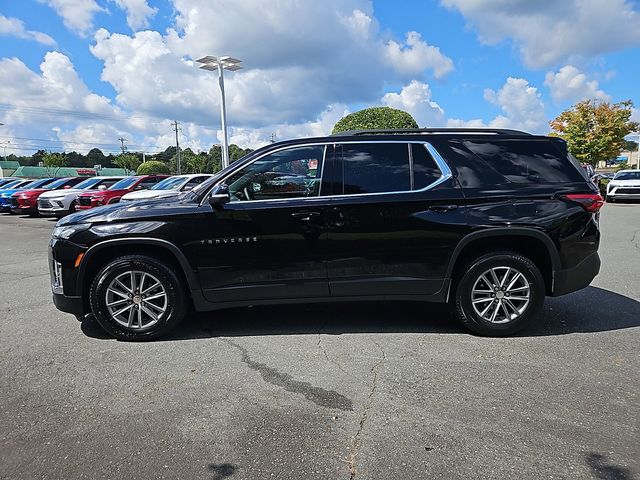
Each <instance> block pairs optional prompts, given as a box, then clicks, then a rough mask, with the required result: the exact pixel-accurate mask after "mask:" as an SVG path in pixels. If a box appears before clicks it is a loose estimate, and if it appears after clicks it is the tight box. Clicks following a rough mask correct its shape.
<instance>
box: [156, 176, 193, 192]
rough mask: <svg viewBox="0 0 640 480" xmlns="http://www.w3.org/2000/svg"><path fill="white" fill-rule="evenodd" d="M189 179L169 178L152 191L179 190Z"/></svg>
mask: <svg viewBox="0 0 640 480" xmlns="http://www.w3.org/2000/svg"><path fill="white" fill-rule="evenodd" d="M186 180H187V178H185V177H169V178H165V179H164V180H162V181H161V182H160V183H158V184H156V185H154V186H153V187H151V190H171V189H174V188H179V187H180V185H182V184H183V183H184V182H185V181H186Z"/></svg>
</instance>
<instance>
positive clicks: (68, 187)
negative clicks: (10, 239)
mask: <svg viewBox="0 0 640 480" xmlns="http://www.w3.org/2000/svg"><path fill="white" fill-rule="evenodd" d="M209 177H211V175H206V174H196V175H175V176H168V175H135V176H130V177H91V178H82V177H67V178H42V179H38V180H28V179H16V178H13V179H12V178H3V179H0V212H4V213H20V214H28V215H32V216H36V215H43V216H51V217H63V216H65V215H68V214H70V213H74V212H76V211H80V210H88V209H90V208H95V207H99V206H102V205H110V204H114V203H118V202H120V201H121V200H124V201H135V200H145V199H151V198H168V197H172V196H177V195H179V194H180V193H181V192H186V191H189V190H191V189H193V188H194V187H195V186H197V185H199V184H200V183H202V182H203V181H205V180H207V179H208V178H209Z"/></svg>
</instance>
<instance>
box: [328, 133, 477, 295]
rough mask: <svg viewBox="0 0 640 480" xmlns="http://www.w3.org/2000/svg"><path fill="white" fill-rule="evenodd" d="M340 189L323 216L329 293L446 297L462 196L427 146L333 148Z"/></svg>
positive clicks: (461, 229) (461, 228)
mask: <svg viewBox="0 0 640 480" xmlns="http://www.w3.org/2000/svg"><path fill="white" fill-rule="evenodd" d="M336 167H337V168H336V170H337V171H342V186H341V187H338V189H339V191H338V192H337V193H338V195H336V196H335V197H334V198H333V202H332V204H331V207H330V209H329V211H328V213H327V215H328V216H327V222H328V225H327V228H328V231H329V236H328V257H327V260H328V275H329V286H330V290H331V295H332V296H336V297H340V296H378V297H379V296H394V295H396V296H397V295H426V296H432V295H444V294H446V289H447V287H448V285H447V283H446V280H445V278H446V269H447V266H448V262H449V259H450V258H451V255H452V253H453V250H454V248H455V246H456V245H457V243H458V241H459V239H460V238H461V237H462V236H463V235H464V233H465V231H466V228H467V227H466V224H467V222H466V218H465V213H464V205H463V201H462V200H463V196H462V192H461V190H460V188H459V187H458V186H457V183H456V182H455V179H454V178H453V177H452V176H451V172H450V171H449V168H448V166H447V165H446V163H444V161H442V160H441V158H438V161H436V160H434V156H433V155H432V153H430V152H429V150H428V147H427V144H425V143H408V142H383V141H379V142H351V143H343V144H338V145H336Z"/></svg>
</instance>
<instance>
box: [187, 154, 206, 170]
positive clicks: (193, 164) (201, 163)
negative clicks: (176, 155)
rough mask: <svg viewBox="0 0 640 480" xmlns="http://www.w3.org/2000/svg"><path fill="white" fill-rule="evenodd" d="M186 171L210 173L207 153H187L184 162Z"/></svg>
mask: <svg viewBox="0 0 640 480" xmlns="http://www.w3.org/2000/svg"><path fill="white" fill-rule="evenodd" d="M183 165H184V173H208V169H209V162H208V158H207V154H206V153H199V154H197V155H196V154H195V153H192V154H190V155H186V158H185V160H184V162H183Z"/></svg>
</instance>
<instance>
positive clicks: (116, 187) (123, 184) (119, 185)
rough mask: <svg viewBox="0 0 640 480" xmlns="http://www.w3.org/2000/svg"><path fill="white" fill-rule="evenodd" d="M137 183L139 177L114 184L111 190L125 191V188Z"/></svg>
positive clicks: (128, 178) (124, 179)
mask: <svg viewBox="0 0 640 480" xmlns="http://www.w3.org/2000/svg"><path fill="white" fill-rule="evenodd" d="M137 181H138V177H127V178H123V179H122V180H120V181H119V182H117V183H114V184H113V185H111V187H110V188H109V190H123V189H125V188H129V187H130V186H131V185H133V184H134V183H136V182H137Z"/></svg>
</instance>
